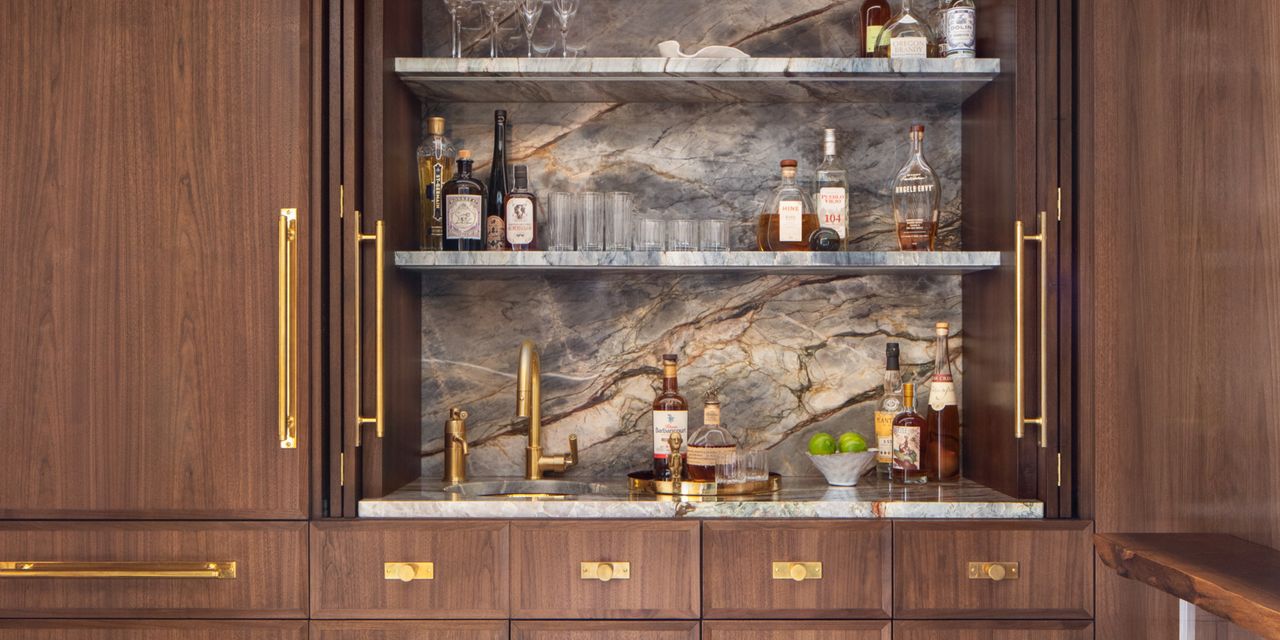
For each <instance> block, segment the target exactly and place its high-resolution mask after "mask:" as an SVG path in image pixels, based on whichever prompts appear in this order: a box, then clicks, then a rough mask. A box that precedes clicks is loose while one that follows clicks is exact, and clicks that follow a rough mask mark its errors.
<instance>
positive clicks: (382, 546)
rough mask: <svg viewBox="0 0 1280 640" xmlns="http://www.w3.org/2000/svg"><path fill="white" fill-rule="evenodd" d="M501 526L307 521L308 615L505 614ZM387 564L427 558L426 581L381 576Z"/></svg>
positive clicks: (505, 567)
mask: <svg viewBox="0 0 1280 640" xmlns="http://www.w3.org/2000/svg"><path fill="white" fill-rule="evenodd" d="M509 555H510V553H509V549H508V527H507V524H506V523H505V522H493V521H475V520H473V521H465V520H463V521H432V522H385V521H383V522H379V521H367V520H365V521H355V522H342V521H324V522H315V523H312V525H311V616H312V617H313V618H474V619H492V618H500V619H506V618H507V617H508V614H509V611H510V606H509V599H508V593H509V590H510V583H509V577H508V574H509V571H508V560H509ZM386 562H432V563H434V565H435V577H434V578H433V579H432V580H415V581H413V582H407V583H406V582H400V581H398V580H387V579H385V576H384V574H383V563H386Z"/></svg>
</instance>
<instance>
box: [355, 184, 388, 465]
mask: <svg viewBox="0 0 1280 640" xmlns="http://www.w3.org/2000/svg"><path fill="white" fill-rule="evenodd" d="M355 214H356V215H355V218H356V220H355V224H356V231H355V263H356V268H355V272H356V278H355V286H353V287H352V289H353V290H354V292H355V300H356V313H355V326H356V344H355V362H356V366H355V371H354V372H353V373H352V377H353V378H355V388H356V446H357V447H358V446H360V442H361V440H360V427H363V426H364V425H366V424H372V425H374V435H376V436H377V437H378V438H382V435H383V433H384V431H385V430H386V425H387V420H386V403H385V402H384V400H385V394H384V388H383V379H382V378H383V369H384V366H383V364H384V358H383V341H382V328H383V308H382V300H383V293H384V291H385V282H386V255H385V250H386V238H387V234H386V228H385V226H384V225H383V222H382V221H381V220H378V221H376V222H374V223H373V233H363V232H361V231H360V221H361V218H362V217H363V214H361V213H360V210H359V209H357V210H356V212H355ZM370 241H372V242H373V253H374V257H375V258H377V262H376V263H374V265H375V266H374V271H373V283H374V284H373V288H374V294H373V295H374V302H373V305H374V306H373V308H374V316H373V322H374V334H373V335H374V338H373V340H374V356H373V358H374V365H373V366H374V369H373V376H374V377H373V386H374V408H373V417H369V416H366V415H364V414H363V413H362V412H361V411H360V409H359V407H360V393H361V387H360V364H361V360H360V341H361V339H360V306H361V299H360V278H361V277H362V275H363V273H362V271H361V267H360V243H362V242H370Z"/></svg>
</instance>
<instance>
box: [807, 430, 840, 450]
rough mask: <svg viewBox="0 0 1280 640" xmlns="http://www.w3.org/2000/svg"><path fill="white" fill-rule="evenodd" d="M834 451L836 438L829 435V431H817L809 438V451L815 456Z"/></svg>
mask: <svg viewBox="0 0 1280 640" xmlns="http://www.w3.org/2000/svg"><path fill="white" fill-rule="evenodd" d="M835 452H836V439H835V438H832V437H831V434H829V433H823V432H821V431H819V432H818V433H815V434H813V437H812V438H809V453H812V454H813V455H815V456H825V455H828V454H831V453H835Z"/></svg>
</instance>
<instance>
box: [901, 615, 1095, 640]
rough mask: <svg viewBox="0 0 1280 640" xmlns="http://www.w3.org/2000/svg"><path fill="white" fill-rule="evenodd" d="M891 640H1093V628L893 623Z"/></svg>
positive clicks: (1049, 623)
mask: <svg viewBox="0 0 1280 640" xmlns="http://www.w3.org/2000/svg"><path fill="white" fill-rule="evenodd" d="M893 640H1093V625H1092V624H1090V623H1088V622H1084V621H1073V620H1026V621H1019V622H996V621H989V620H981V621H979V620H909V621H903V622H897V621H895V622H894V623H893Z"/></svg>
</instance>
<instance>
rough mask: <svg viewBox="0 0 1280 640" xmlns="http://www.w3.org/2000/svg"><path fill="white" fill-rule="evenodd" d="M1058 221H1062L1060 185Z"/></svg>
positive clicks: (1059, 190)
mask: <svg viewBox="0 0 1280 640" xmlns="http://www.w3.org/2000/svg"><path fill="white" fill-rule="evenodd" d="M1058 222H1062V187H1058Z"/></svg>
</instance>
